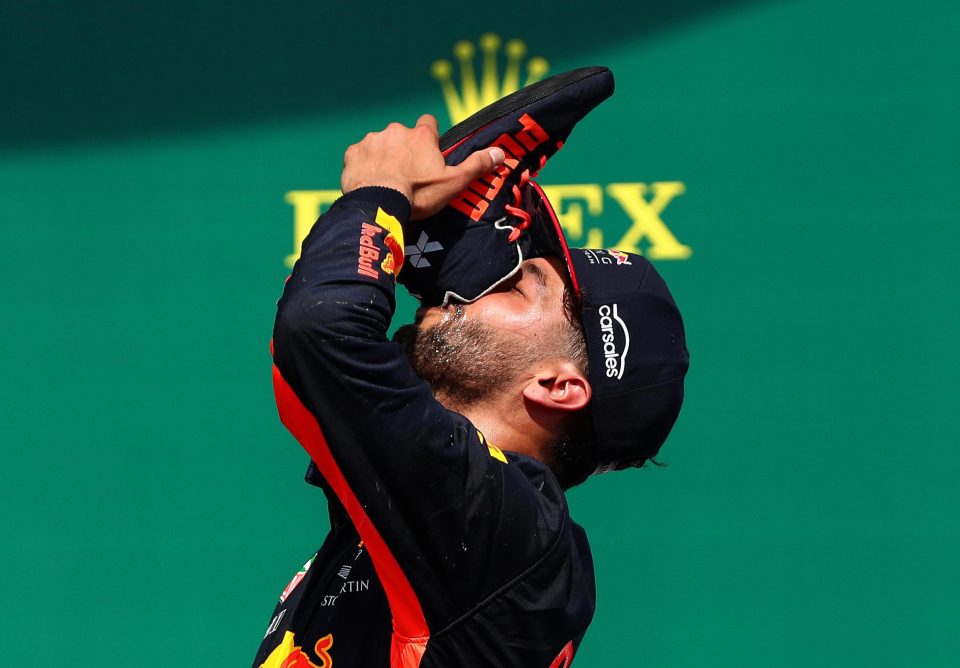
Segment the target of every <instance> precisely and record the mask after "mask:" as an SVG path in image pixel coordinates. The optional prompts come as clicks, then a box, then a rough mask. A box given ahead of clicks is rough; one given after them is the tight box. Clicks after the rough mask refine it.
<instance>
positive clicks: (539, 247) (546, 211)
mask: <svg viewBox="0 0 960 668" xmlns="http://www.w3.org/2000/svg"><path fill="white" fill-rule="evenodd" d="M529 185H530V188H531V190H532V191H533V195H535V196H536V198H537V200H539V202H536V203H535V204H536V205H537V206H539V207H540V216H538V217H537V218H539V225H535V226H533V227H532V228H531V236H532V238H533V242H534V247H535V250H536V252H537V254H538V255H554V256H556V257H560V258H563V262H564V264H566V265H567V273H568V274H569V275H570V285H571V287H573V291H574V292H575V293H576V295H577V297H582V296H583V295H582V294H581V292H580V281H579V280H578V279H577V272H576V270H575V269H574V268H573V258H572V257H571V255H570V246H568V245H567V238H566V237H565V236H564V234H563V228H562V227H561V226H560V219H559V218H557V212H556V211H554V209H553V204H551V203H550V200H549V199H547V195H546V193H544V192H543V188H541V187H540V184H538V183H536V182H535V181H530V183H529Z"/></svg>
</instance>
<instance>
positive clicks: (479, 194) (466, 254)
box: [399, 67, 613, 304]
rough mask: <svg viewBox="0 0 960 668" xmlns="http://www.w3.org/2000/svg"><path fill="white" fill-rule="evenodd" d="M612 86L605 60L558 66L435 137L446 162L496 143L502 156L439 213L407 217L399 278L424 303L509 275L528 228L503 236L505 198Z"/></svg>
mask: <svg viewBox="0 0 960 668" xmlns="http://www.w3.org/2000/svg"><path fill="white" fill-rule="evenodd" d="M612 93H613V73H611V72H610V70H609V69H607V68H606V67H585V68H581V69H577V70H572V71H570V72H563V73H561V74H557V75H555V76H552V77H549V78H547V79H544V80H543V81H540V82H538V83H535V84H532V85H530V86H527V87H526V88H522V89H520V90H518V91H517V92H515V93H511V94H510V95H508V96H506V97H504V98H502V99H500V100H498V101H497V102H494V103H493V104H491V105H489V106H487V107H484V108H483V109H481V110H480V111H478V112H477V113H475V114H473V115H472V116H470V117H469V118H467V119H466V120H465V121H463V122H461V123H458V124H457V125H455V126H454V127H452V128H450V130H448V131H447V132H445V133H444V134H443V136H442V137H441V138H440V149H441V151H443V154H444V159H445V160H446V162H447V164H448V165H456V164H459V163H460V162H462V161H463V160H464V159H465V158H467V157H468V156H470V155H471V154H472V153H474V152H475V151H478V150H480V149H482V148H489V147H492V146H499V147H500V148H502V149H503V150H504V152H505V153H506V156H507V158H506V160H505V161H504V164H503V165H501V166H500V168H499V169H497V170H496V171H495V172H493V173H491V174H490V175H488V176H486V177H483V178H480V179H477V180H476V181H474V182H473V183H471V184H470V185H469V186H468V187H467V188H466V189H465V190H464V191H463V192H462V193H460V194H459V195H457V197H455V198H453V199H452V200H451V201H450V203H449V204H448V205H447V206H446V207H444V208H443V209H442V210H441V211H440V212H439V213H437V214H435V215H433V216H431V217H430V218H427V219H425V220H422V221H415V222H413V223H410V224H409V225H408V230H409V231H408V232H407V235H406V236H407V239H406V243H407V246H406V247H405V248H404V256H405V258H406V260H405V262H404V267H403V271H402V272H400V275H399V281H400V283H402V284H403V285H404V286H406V288H407V289H408V290H409V291H410V292H411V293H412V294H414V295H416V296H418V297H420V299H421V301H422V302H423V303H424V304H441V303H444V302H446V301H449V300H450V299H451V298H456V299H460V300H462V301H467V302H469V301H473V300H475V299H477V298H478V297H480V296H482V295H483V294H484V293H486V292H487V291H488V290H490V289H491V288H493V287H495V286H496V285H497V284H498V283H499V282H500V281H502V280H504V279H505V278H507V277H509V276H510V275H511V274H512V273H513V272H514V271H515V270H516V268H517V266H518V265H519V264H520V262H522V261H523V260H524V259H525V258H526V257H527V256H528V253H529V251H530V247H529V240H528V239H526V235H523V236H521V237H520V240H518V241H517V242H514V243H511V242H509V241H508V237H509V236H510V232H511V231H512V230H513V226H514V225H516V224H517V222H518V221H517V220H516V219H514V218H513V217H512V216H508V215H507V212H506V206H507V205H508V204H513V203H514V199H515V196H514V192H513V187H514V186H516V185H518V184H519V182H520V178H521V175H522V174H523V172H524V171H525V170H529V172H530V173H531V174H533V173H535V172H537V171H538V170H539V169H540V168H541V165H542V164H543V162H544V161H546V160H548V159H549V158H550V157H551V156H552V155H553V154H554V153H556V152H557V150H558V149H559V148H560V147H561V146H562V145H563V143H564V142H565V141H566V139H567V137H568V136H569V135H570V132H571V131H572V130H573V127H574V126H575V125H576V124H577V122H579V121H580V119H582V118H583V117H584V116H586V115H587V113H589V112H590V111H591V110H592V109H593V108H594V107H596V106H597V105H598V104H600V103H601V102H602V101H603V100H605V99H606V98H607V97H609V96H610V95H611V94H612Z"/></svg>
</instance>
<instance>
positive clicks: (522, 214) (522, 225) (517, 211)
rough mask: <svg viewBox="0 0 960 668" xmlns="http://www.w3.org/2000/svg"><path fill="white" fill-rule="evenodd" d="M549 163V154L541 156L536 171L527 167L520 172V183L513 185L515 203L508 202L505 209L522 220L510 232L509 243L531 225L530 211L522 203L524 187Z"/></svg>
mask: <svg viewBox="0 0 960 668" xmlns="http://www.w3.org/2000/svg"><path fill="white" fill-rule="evenodd" d="M546 164H547V156H546V155H541V156H540V166H539V167H537V169H536V171H534V172H533V173H532V174H531V173H530V170H529V169H525V170H523V171H522V172H521V173H520V183H518V184H517V185H515V186H513V204H507V205H506V206H505V207H504V209H505V210H506V212H507V213H509V214H510V215H512V216H514V217H515V218H519V219H520V222H519V223H517V225H516V226H515V227H514V228H513V230H512V231H511V232H510V236H509V237H507V241H508V242H509V243H514V242H515V241H516V240H517V239H519V238H520V235H521V234H523V232H524V230H526V229H527V228H528V227H530V212H528V211H525V210H524V209H523V208H522V207H521V206H520V205H521V204H522V198H523V189H524V188H526V187H527V184H528V183H530V179H532V178H536V177H537V174H539V173H540V170H541V169H543V166H544V165H546Z"/></svg>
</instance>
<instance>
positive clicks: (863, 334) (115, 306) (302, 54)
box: [0, 0, 960, 668]
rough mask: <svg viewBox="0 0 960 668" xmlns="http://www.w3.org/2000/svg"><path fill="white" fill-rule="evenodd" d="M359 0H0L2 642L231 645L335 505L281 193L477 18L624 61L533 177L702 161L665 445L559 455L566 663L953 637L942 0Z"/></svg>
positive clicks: (907, 661)
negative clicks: (293, 419)
mask: <svg viewBox="0 0 960 668" xmlns="http://www.w3.org/2000/svg"><path fill="white" fill-rule="evenodd" d="M344 4H345V3H338V4H336V5H333V4H332V3H331V4H330V5H329V6H328V5H325V4H324V3H319V2H308V1H306V0H304V1H302V2H297V3H294V2H288V3H264V4H263V5H262V6H261V5H255V4H253V3H249V2H234V3H229V4H228V3H225V2H214V3H196V4H195V3H188V2H163V3H160V2H141V3H120V2H116V1H112V2H108V1H101V2H85V3H74V6H67V5H66V3H54V2H31V3H26V2H24V3H4V6H3V7H2V8H0V102H2V103H0V285H2V293H0V294H2V304H3V308H2V313H3V322H2V324H3V327H2V334H0V406H2V408H0V411H2V423H0V441H2V446H0V447H2V465H0V530H2V536H3V543H2V550H0V647H2V650H0V652H2V656H3V658H2V659H0V663H2V664H3V665H11V666H13V665H28V664H31V665H32V664H34V663H37V662H41V660H42V662H44V663H46V662H63V663H69V664H70V665H74V666H105V665H137V666H141V667H143V668H150V667H153V666H157V667H159V666H170V665H201V664H202V665H216V666H246V665H249V662H250V661H251V660H252V657H253V654H254V652H255V650H256V648H257V646H258V644H259V641H260V638H261V636H262V634H263V631H264V629H265V627H266V625H267V622H268V621H269V614H270V611H271V610H272V608H273V605H274V603H275V600H276V596H277V595H278V593H279V591H280V590H281V589H282V588H283V586H284V585H285V584H286V582H287V580H288V579H289V577H290V576H291V575H292V574H293V573H294V572H295V571H296V569H297V568H298V567H299V566H300V565H301V564H302V562H303V560H304V559H305V558H306V556H308V555H309V554H310V552H311V551H312V550H313V549H315V547H316V546H317V545H318V544H319V542H320V540H321V539H322V537H323V535H324V533H325V528H326V520H325V510H324V508H325V504H324V501H323V499H322V496H321V495H320V494H319V493H317V492H316V491H315V490H313V489H311V488H309V487H308V486H306V485H305V484H303V483H302V481H301V480H302V474H303V469H304V464H305V455H304V454H303V453H302V451H301V449H300V448H299V446H297V444H296V443H295V442H294V441H293V440H292V438H291V437H290V436H289V435H288V434H287V433H286V432H285V431H284V429H283V428H282V426H281V425H280V423H279V421H278V419H277V417H276V411H275V408H274V404H273V398H272V392H271V387H270V374H269V371H270V358H269V354H268V350H267V342H268V339H269V335H270V329H271V323H272V316H273V311H274V305H275V304H274V303H275V300H276V298H277V297H278V295H279V293H280V290H281V287H282V284H283V280H284V278H285V275H286V273H287V268H286V267H285V266H284V263H283V258H284V257H285V256H286V255H287V254H288V253H290V252H291V235H292V227H293V225H292V223H293V211H292V207H291V206H290V205H289V204H287V203H286V202H285V201H284V196H285V194H286V193H287V192H288V191H291V190H309V189H330V188H336V187H337V184H338V176H339V165H340V160H341V155H342V151H343V149H344V148H345V146H346V145H347V144H349V143H352V142H354V141H356V140H357V139H359V138H360V137H362V136H363V134H364V133H365V132H367V131H369V130H373V129H378V128H380V127H382V126H384V125H385V124H386V123H388V122H389V121H392V120H400V121H404V122H407V123H412V122H413V121H414V120H415V119H416V117H417V115H418V114H419V113H421V112H431V113H434V114H436V115H437V116H438V117H439V118H440V120H441V126H442V127H446V126H448V125H449V121H448V119H447V116H446V111H445V107H444V104H443V99H442V97H441V95H440V91H439V88H438V87H437V85H436V82H435V81H434V80H433V79H432V78H431V76H430V73H429V68H430V65H431V64H432V62H433V61H434V60H435V59H437V58H445V57H446V58H449V57H450V53H451V48H452V46H453V44H454V43H455V42H456V41H457V40H460V39H469V40H472V41H475V40H476V39H477V38H478V37H479V36H480V35H481V34H483V33H485V32H488V31H492V32H495V33H497V34H499V35H500V36H501V37H503V38H504V39H505V40H506V39H510V38H515V37H516V38H520V39H523V40H524V41H525V42H526V43H527V45H528V55H531V56H533V55H539V56H543V57H545V58H547V60H548V61H549V62H550V66H551V72H559V71H562V70H565V69H570V68H574V67H579V66H583V65H593V64H603V65H607V66H609V67H610V68H611V69H612V70H613V71H614V73H615V75H616V78H617V92H616V94H615V95H614V97H613V98H612V99H611V100H609V101H608V102H606V103H605V104H604V105H603V106H601V107H600V108H599V109H598V110H597V111H596V112H594V113H593V114H591V116H590V117H588V118H587V119H586V120H585V121H584V122H583V123H582V124H581V126H580V127H578V128H577V130H576V131H575V132H574V134H573V136H572V137H571V139H570V141H569V142H568V144H567V146H566V147H565V148H564V150H563V151H562V152H561V153H560V154H559V155H558V156H557V157H556V158H555V159H554V160H552V161H551V164H550V165H549V166H548V168H547V169H546V170H545V171H544V173H543V175H542V176H541V179H540V180H541V182H543V183H544V184H547V185H554V184H571V183H597V184H601V185H606V184H609V183H616V182H645V183H650V182H654V181H682V182H683V183H684V184H685V185H686V193H685V194H683V195H682V196H680V197H678V198H676V199H675V200H674V201H673V202H672V203H671V204H670V205H669V207H668V208H667V209H666V210H665V211H664V213H663V220H664V222H665V223H666V224H667V225H668V226H669V228H670V229H671V230H672V231H673V233H674V234H675V235H676V236H677V237H678V238H679V239H680V241H681V242H682V243H685V244H687V245H689V246H690V247H691V248H692V249H693V254H692V256H691V257H690V258H689V259H687V260H683V261H663V262H659V263H658V267H659V268H660V270H661V271H662V273H663V274H665V276H666V277H667V279H668V281H669V282H670V285H671V286H672V289H673V292H674V294H675V296H676V298H677V301H678V302H679V303H680V305H681V307H682V309H683V312H684V315H685V319H686V324H687V331H688V339H689V346H690V349H691V351H692V368H691V372H690V375H689V382H688V385H687V387H688V398H687V402H686V404H685V407H684V412H683V414H682V416H681V419H680V421H679V423H678V425H677V427H676V429H675V430H674V433H673V435H672V436H671V439H670V441H669V442H668V445H667V446H666V447H665V449H664V451H663V459H664V460H665V461H666V462H667V463H668V464H669V466H668V467H667V468H664V469H650V470H641V471H635V472H628V473H624V474H617V475H611V476H605V477H601V478H597V479H593V480H591V481H590V482H588V483H587V484H586V485H585V486H584V487H582V488H579V489H577V490H575V491H573V492H572V493H571V494H570V501H571V505H572V510H573V515H574V517H575V519H577V520H578V521H579V522H580V523H582V524H583V525H585V526H586V527H587V529H588V532H589V535H590V538H591V541H592V545H593V548H594V552H595V558H596V563H597V576H598V590H599V591H598V599H599V600H598V612H597V616H596V620H595V622H594V624H593V626H592V628H591V630H590V631H589V633H588V634H587V636H586V639H585V641H584V643H583V646H582V648H581V651H580V654H579V656H578V658H577V660H576V664H575V665H576V666H578V668H587V667H588V666H635V665H644V666H665V667H673V666H824V665H829V666H851V665H853V666H878V665H879V666H905V665H922V666H952V665H960V634H958V632H957V620H958V618H960V603H958V601H960V583H958V575H957V572H958V569H957V561H958V547H960V528H958V520H960V512H958V511H960V503H958V498H957V491H956V489H957V485H956V479H957V477H958V473H960V453H958V448H957V446H958V442H960V439H958V429H957V427H956V422H955V413H956V408H955V403H956V399H957V392H956V386H955V378H956V375H957V372H958V371H960V359H958V357H960V355H958V352H957V348H958V346H957V341H958V336H957V334H958V313H960V309H958V298H957V294H956V288H957V281H956V279H955V272H956V260H955V253H956V244H957V242H958V241H960V233H958V230H957V225H958V223H960V215H958V214H960V202H958V197H957V188H956V185H955V182H956V180H957V177H958V176H960V165H958V160H957V154H958V149H960V141H958V139H960V138H958V124H957V119H958V118H960V108H958V107H960V104H958V102H960V91H958V89H957V72H958V70H960V49H958V48H957V34H958V28H960V10H958V9H957V8H956V7H957V6H956V4H955V3H948V2H945V1H943V2H933V1H919V2H913V3H909V4H908V3H900V2H892V1H890V0H880V1H877V2H871V3H866V2H850V3H837V2H828V1H827V0H781V1H779V2H767V3H762V2H733V1H730V2H703V3H696V2H689V1H688V2H675V3H659V4H657V5H652V4H648V3H643V2H641V3H636V4H633V5H630V7H624V6H621V5H620V4H619V3H613V2H612V1H611V0H598V1H595V2H590V3H568V6H566V7H564V6H562V5H558V4H556V3H549V4H548V3H546V2H539V3H538V2H525V3H517V4H488V5H478V4H474V3H471V4H469V5H468V4H463V5H454V4H439V3H438V4H435V5H431V4H424V5H421V6H420V7H413V6H408V5H406V4H402V3H396V4H393V5H390V6H383V7H376V6H370V5H368V6H365V7H355V8H347V7H345V6H344ZM599 224H600V225H602V226H603V227H604V229H605V230H607V231H609V235H610V236H611V237H615V236H617V233H618V232H621V231H622V230H623V229H624V228H625V227H626V226H627V224H628V221H627V219H626V218H625V217H623V215H622V214H620V213H618V210H617V209H616V208H615V206H613V204H612V202H610V201H609V200H607V201H606V202H605V209H604V214H603V217H602V218H601V219H600V221H599ZM571 241H573V242H577V241H579V240H578V239H576V238H574V239H572V240H571ZM409 306H410V301H409V300H406V301H404V311H403V312H402V313H401V315H402V316H406V317H409V315H410V311H409ZM338 665H339V664H338ZM345 665H348V664H347V663H345Z"/></svg>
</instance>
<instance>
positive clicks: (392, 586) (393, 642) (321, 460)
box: [273, 364, 430, 668]
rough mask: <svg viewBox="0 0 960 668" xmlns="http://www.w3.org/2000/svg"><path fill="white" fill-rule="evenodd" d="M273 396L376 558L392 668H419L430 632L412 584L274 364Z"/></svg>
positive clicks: (284, 419) (316, 425)
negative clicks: (387, 606) (386, 608)
mask: <svg viewBox="0 0 960 668" xmlns="http://www.w3.org/2000/svg"><path fill="white" fill-rule="evenodd" d="M273 393H274V396H275V397H276V399H277V409H278V411H279V412H280V421H281V422H283V424H284V426H286V428H287V429H289V430H290V433H292V434H293V435H294V437H296V439H297V440H298V441H300V445H302V446H303V447H304V449H305V450H306V451H307V452H308V453H309V454H310V458H311V459H313V461H314V463H315V464H316V465H317V467H318V468H319V469H320V472H321V473H322V474H323V477H324V478H326V480H327V482H328V483H329V484H330V487H331V488H332V489H333V492H334V494H336V495H337V498H338V499H340V503H342V504H343V507H344V509H346V511H347V515H349V516H350V520H351V521H352V522H353V525H354V526H355V527H356V528H357V532H358V533H359V534H360V538H361V540H363V544H364V545H365V546H366V547H367V550H368V551H369V553H370V559H371V561H373V567H374V569H375V570H376V572H377V576H378V577H379V578H380V582H381V584H383V589H384V591H385V592H386V595H387V602H388V603H389V604H390V614H391V615H392V616H393V635H392V636H391V638H390V666H391V667H392V668H417V666H419V665H420V661H421V659H422V658H423V653H424V652H425V651H426V649H427V641H428V640H429V639H430V629H429V628H428V627H427V620H426V619H425V618H424V616H423V609H422V608H421V607H420V601H419V599H417V595H416V593H415V592H414V591H413V587H412V586H411V585H410V581H409V580H408V579H407V576H406V575H405V574H404V572H403V569H401V568H400V564H398V563H397V560H396V558H395V557H394V556H393V553H392V552H391V551H390V548H389V547H388V546H387V544H386V542H385V541H384V540H383V537H382V536H381V535H380V532H379V531H377V528H376V527H375V526H374V525H373V522H372V521H370V518H369V517H368V516H367V513H366V511H365V510H364V509H363V506H362V505H361V503H360V501H359V499H357V496H356V494H354V493H353V490H352V489H351V488H350V484H349V483H348V482H347V479H346V478H345V477H344V475H343V472H342V471H341V470H340V467H339V466H337V462H336V460H335V459H334V458H333V455H332V454H331V452H330V447H329V446H328V445H327V439H326V438H325V437H324V435H323V431H322V430H321V429H320V424H319V423H318V422H317V418H316V417H314V415H313V413H311V412H310V411H309V410H308V409H307V407H306V406H304V405H303V402H301V401H300V397H298V396H297V395H296V393H295V392H294V391H293V388H291V387H290V385H289V384H288V383H287V381H286V380H284V378H283V376H282V375H281V374H280V370H279V369H277V365H276V364H274V365H273Z"/></svg>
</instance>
